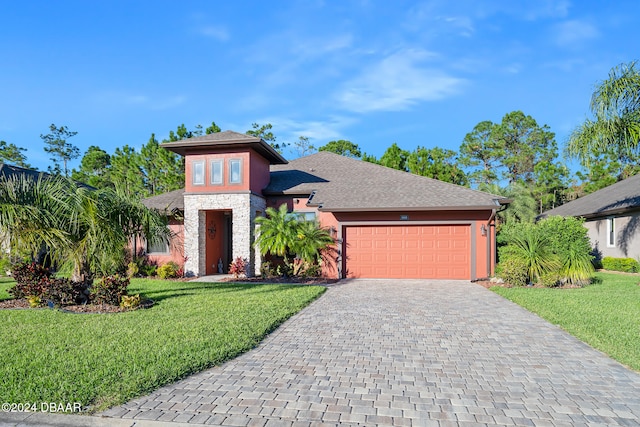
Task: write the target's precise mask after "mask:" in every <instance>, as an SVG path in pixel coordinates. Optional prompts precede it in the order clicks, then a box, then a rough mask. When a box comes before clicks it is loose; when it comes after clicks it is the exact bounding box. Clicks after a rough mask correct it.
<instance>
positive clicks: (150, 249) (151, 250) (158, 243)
mask: <svg viewBox="0 0 640 427" xmlns="http://www.w3.org/2000/svg"><path fill="white" fill-rule="evenodd" d="M147 253H148V254H165V255H166V254H168V253H169V242H167V241H166V240H164V239H159V240H152V241H147Z"/></svg>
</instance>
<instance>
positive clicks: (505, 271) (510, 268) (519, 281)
mask: <svg viewBox="0 0 640 427" xmlns="http://www.w3.org/2000/svg"><path fill="white" fill-rule="evenodd" d="M496 275H497V276H498V277H500V278H501V279H502V280H504V281H505V282H506V283H508V284H510V285H512V286H525V285H526V284H527V266H526V264H525V262H524V261H522V260H520V259H519V258H517V257H508V256H507V257H504V259H502V260H501V261H500V264H498V268H497V271H496Z"/></svg>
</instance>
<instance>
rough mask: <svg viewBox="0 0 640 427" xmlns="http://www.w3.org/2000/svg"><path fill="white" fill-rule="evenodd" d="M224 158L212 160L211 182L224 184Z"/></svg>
mask: <svg viewBox="0 0 640 427" xmlns="http://www.w3.org/2000/svg"><path fill="white" fill-rule="evenodd" d="M222 176H223V175H222V160H211V184H214V185H220V184H222Z"/></svg>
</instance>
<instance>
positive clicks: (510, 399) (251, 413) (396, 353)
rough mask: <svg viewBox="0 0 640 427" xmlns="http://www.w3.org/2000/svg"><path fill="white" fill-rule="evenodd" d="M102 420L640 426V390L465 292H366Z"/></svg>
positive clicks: (596, 359) (355, 288)
mask: <svg viewBox="0 0 640 427" xmlns="http://www.w3.org/2000/svg"><path fill="white" fill-rule="evenodd" d="M103 415H106V416H111V417H123V418H134V419H146V420H163V421H170V420H174V421H180V422H189V423H194V424H198V423H200V424H215V425H234V426H236V425H240V426H244V425H258V426H263V425H267V426H271V425H278V426H280V425H282V426H287V425H316V424H317V425H322V424H323V423H326V424H329V425H335V424H342V425H344V424H354V425H356V424H360V425H376V424H378V425H398V426H420V425H434V426H449V425H461V426H462V425H464V426H466V425H469V426H472V425H525V426H526V425H530V426H534V425H535V426H563V425H566V426H569V425H625V426H631V425H640V423H639V421H638V420H639V419H640V376H639V375H637V374H636V373H634V372H632V371H630V370H628V369H626V368H624V367H623V366H622V365H620V364H618V363H617V362H615V361H613V360H611V359H609V358H608V357H606V356H605V355H603V354H602V353H600V352H598V351H596V350H594V349H592V348H591V347H589V346H587V345H586V344H583V343H582V342H580V341H578V340H577V339H575V338H573V337H571V336H570V335H568V334H567V333H565V332H563V331H562V330H560V329H558V328H557V327H555V326H553V325H551V324H549V323H547V322H546V321H544V320H542V319H540V318H539V317H537V316H535V315H533V314H531V313H529V312H528V311H526V310H524V309H522V308H520V307H518V306H517V305H515V304H512V303H511V302H509V301H506V300H504V299H503V298H501V297H500V296H498V295H495V294H493V293H492V292H490V291H488V290H486V289H484V288H482V287H480V286H478V285H475V284H472V283H469V282H463V281H388V280H357V281H352V282H350V283H346V284H341V285H337V286H334V287H331V288H330V289H328V291H327V292H326V294H325V295H324V296H323V297H322V298H320V299H319V300H318V301H316V302H314V303H313V304H312V305H311V306H309V307H308V308H306V309H305V310H303V311H302V312H301V313H299V314H298V315H296V316H294V317H293V318H291V319H290V320H289V321H287V322H286V323H285V324H284V325H282V326H281V327H280V328H279V329H278V330H277V331H275V332H274V333H273V334H271V335H270V336H269V337H268V338H267V339H266V340H265V341H264V342H263V343H262V344H261V345H260V346H259V347H257V348H256V349H254V350H253V351H251V352H249V353H247V354H245V355H243V356H241V357H238V358H237V359H235V360H232V361H230V362H228V363H226V364H224V365H223V366H220V367H217V368H214V369H210V370H208V371H206V372H202V373H200V374H197V375H194V376H191V377H189V378H187V379H185V380H183V381H180V382H178V383H176V384H172V385H170V386H167V387H163V388H161V389H159V390H157V391H156V392H155V393H153V394H151V395H149V396H145V397H142V398H139V399H137V400H134V401H131V402H129V403H127V404H125V405H122V406H120V407H116V408H112V409H109V410H107V411H106V412H105V413H104V414H103Z"/></svg>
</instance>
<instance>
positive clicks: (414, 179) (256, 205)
mask: <svg viewBox="0 0 640 427" xmlns="http://www.w3.org/2000/svg"><path fill="white" fill-rule="evenodd" d="M162 146H163V147H164V148H165V149H167V150H171V151H173V152H175V153H178V154H180V155H182V156H184V157H185V188H184V190H177V191H173V192H171V193H167V194H163V195H159V196H155V197H151V198H148V199H146V200H145V202H144V203H145V204H146V205H147V206H149V207H151V208H155V209H160V210H163V211H165V212H173V213H176V212H181V213H182V217H183V220H182V222H181V223H179V222H176V223H175V224H174V225H175V226H176V228H182V229H181V230H180V233H181V235H182V237H181V238H182V239H183V245H179V244H178V245H173V246H175V247H178V248H179V249H180V251H178V252H177V251H176V250H175V249H171V247H165V248H164V252H163V253H158V252H155V253H153V252H152V253H151V255H152V256H153V257H154V260H155V261H156V262H158V263H162V262H163V260H169V259H178V258H181V257H184V258H185V259H186V261H185V265H184V268H185V271H186V272H187V273H190V274H193V275H197V276H202V275H209V274H215V273H218V272H219V271H220V270H222V271H224V272H226V271H227V268H228V265H229V263H230V262H231V261H232V260H233V259H235V258H236V257H242V258H245V259H247V260H248V261H249V274H257V273H259V271H260V264H261V255H260V252H259V250H258V248H256V247H255V245H254V244H253V243H254V240H255V236H256V232H257V230H256V227H255V219H256V218H257V217H258V216H263V215H264V214H265V210H266V208H267V207H275V208H277V207H278V206H280V205H281V204H282V203H286V204H287V206H288V207H289V209H290V210H291V211H292V212H295V213H297V214H299V215H300V217H301V219H313V218H315V219H317V220H318V221H319V222H320V224H321V226H323V227H326V228H328V229H329V230H330V231H331V233H332V235H333V237H334V238H335V239H336V241H337V251H336V252H337V255H336V256H335V258H334V259H332V260H331V262H329V263H328V264H327V265H325V266H323V274H324V275H325V276H327V277H332V278H344V277H363V278H436V279H476V278H484V277H488V276H490V275H491V274H492V272H493V269H494V265H495V214H496V212H497V211H498V210H499V209H501V207H502V206H503V205H504V204H506V202H507V201H506V199H504V198H501V197H500V196H495V195H492V194H488V193H484V192H480V191H476V190H472V189H469V188H465V187H461V186H458V185H454V184H449V183H445V182H441V181H437V180H434V179H430V178H425V177H421V176H417V175H413V174H409V173H406V172H402V171H398V170H394V169H389V168H386V167H383V166H379V165H376V164H372V163H367V162H363V161H360V160H357V159H352V158H348V157H344V156H339V155H337V154H333V153H329V152H318V153H315V154H312V155H309V156H306V157H301V158H298V159H295V160H293V161H291V162H288V161H287V160H285V159H284V158H283V157H282V156H281V155H280V154H279V153H278V152H276V151H275V150H274V149H273V148H272V147H271V146H270V145H269V144H267V143H266V142H265V141H263V140H262V139H260V138H257V137H253V136H249V135H245V134H241V133H237V132H233V131H225V132H220V133H214V134H211V135H204V136H199V137H195V138H190V139H187V140H182V141H177V142H168V143H164V144H162ZM178 216H180V215H178ZM178 216H176V218H177V217H178ZM180 246H181V248H180ZM220 267H221V269H220Z"/></svg>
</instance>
